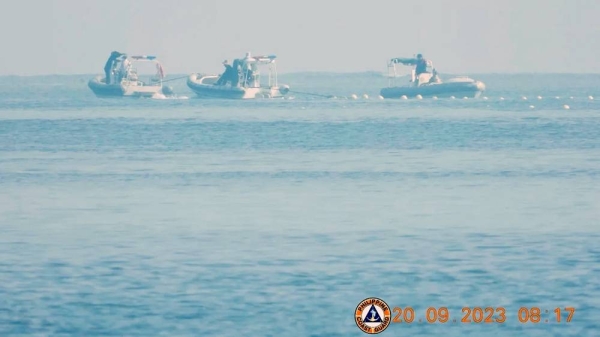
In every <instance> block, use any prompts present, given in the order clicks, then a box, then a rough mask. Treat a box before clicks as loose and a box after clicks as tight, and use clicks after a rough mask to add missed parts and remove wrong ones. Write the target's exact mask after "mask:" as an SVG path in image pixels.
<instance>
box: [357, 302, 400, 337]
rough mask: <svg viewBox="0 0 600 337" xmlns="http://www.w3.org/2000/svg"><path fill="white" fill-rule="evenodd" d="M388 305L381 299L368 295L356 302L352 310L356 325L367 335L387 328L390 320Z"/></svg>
mask: <svg viewBox="0 0 600 337" xmlns="http://www.w3.org/2000/svg"><path fill="white" fill-rule="evenodd" d="M391 318H392V314H391V312H390V307H389V306H388V305H387V303H385V302H384V301H383V300H382V299H379V298H377V297H369V298H366V299H364V300H362V302H360V303H359V304H358V306H357V307H356V311H355V312H354V321H355V322H356V326H358V328H359V329H361V330H362V331H363V332H365V333H368V334H369V335H375V334H378V333H380V332H382V331H383V330H385V329H387V327H388V325H390V322H391V321H392V319H391Z"/></svg>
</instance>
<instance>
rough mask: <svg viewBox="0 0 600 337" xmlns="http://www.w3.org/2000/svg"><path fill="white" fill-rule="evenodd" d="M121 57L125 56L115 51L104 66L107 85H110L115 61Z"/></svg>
mask: <svg viewBox="0 0 600 337" xmlns="http://www.w3.org/2000/svg"><path fill="white" fill-rule="evenodd" d="M121 55H124V54H122V53H119V52H118V51H113V52H112V53H110V57H109V58H108V60H107V61H106V64H105V65H104V75H106V84H110V73H111V72H112V68H113V64H114V63H115V60H116V59H117V58H118V57H119V56H121Z"/></svg>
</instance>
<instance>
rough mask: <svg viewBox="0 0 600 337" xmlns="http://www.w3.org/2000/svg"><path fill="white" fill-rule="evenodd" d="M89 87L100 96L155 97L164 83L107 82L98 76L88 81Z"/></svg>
mask: <svg viewBox="0 0 600 337" xmlns="http://www.w3.org/2000/svg"><path fill="white" fill-rule="evenodd" d="M88 87H89V88H90V89H91V90H92V92H93V93H94V94H95V95H96V96H98V97H153V96H155V95H157V94H161V93H162V85H142V84H141V83H140V82H130V81H128V82H123V83H121V84H106V83H104V79H103V78H101V77H100V76H99V77H96V78H94V79H91V80H90V81H89V82H88Z"/></svg>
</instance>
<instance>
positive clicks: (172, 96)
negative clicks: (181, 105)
mask: <svg viewBox="0 0 600 337" xmlns="http://www.w3.org/2000/svg"><path fill="white" fill-rule="evenodd" d="M152 99H190V98H189V97H188V96H177V95H169V96H166V95H164V94H161V93H158V92H157V93H156V94H154V95H152Z"/></svg>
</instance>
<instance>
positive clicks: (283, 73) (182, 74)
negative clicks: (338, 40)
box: [0, 70, 600, 78]
mask: <svg viewBox="0 0 600 337" xmlns="http://www.w3.org/2000/svg"><path fill="white" fill-rule="evenodd" d="M194 73H198V72H190V73H172V75H173V76H175V75H177V76H184V75H186V74H188V75H189V74H194ZM366 73H377V74H383V75H385V73H386V72H385V71H378V70H362V71H324V70H302V71H290V72H278V75H280V76H281V75H299V74H342V75H350V74H366ZM444 73H446V74H452V75H455V74H469V75H600V73H590V72H542V71H527V72H516V71H515V72H511V71H507V72H498V71H493V72H473V73H470V72H444ZM444 73H442V74H444ZM97 75H102V74H101V73H100V72H98V73H72V74H57V73H44V74H30V75H23V74H0V77H50V76H97ZM215 75H218V74H215ZM404 76H409V74H406V75H404ZM165 78H168V77H165Z"/></svg>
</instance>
